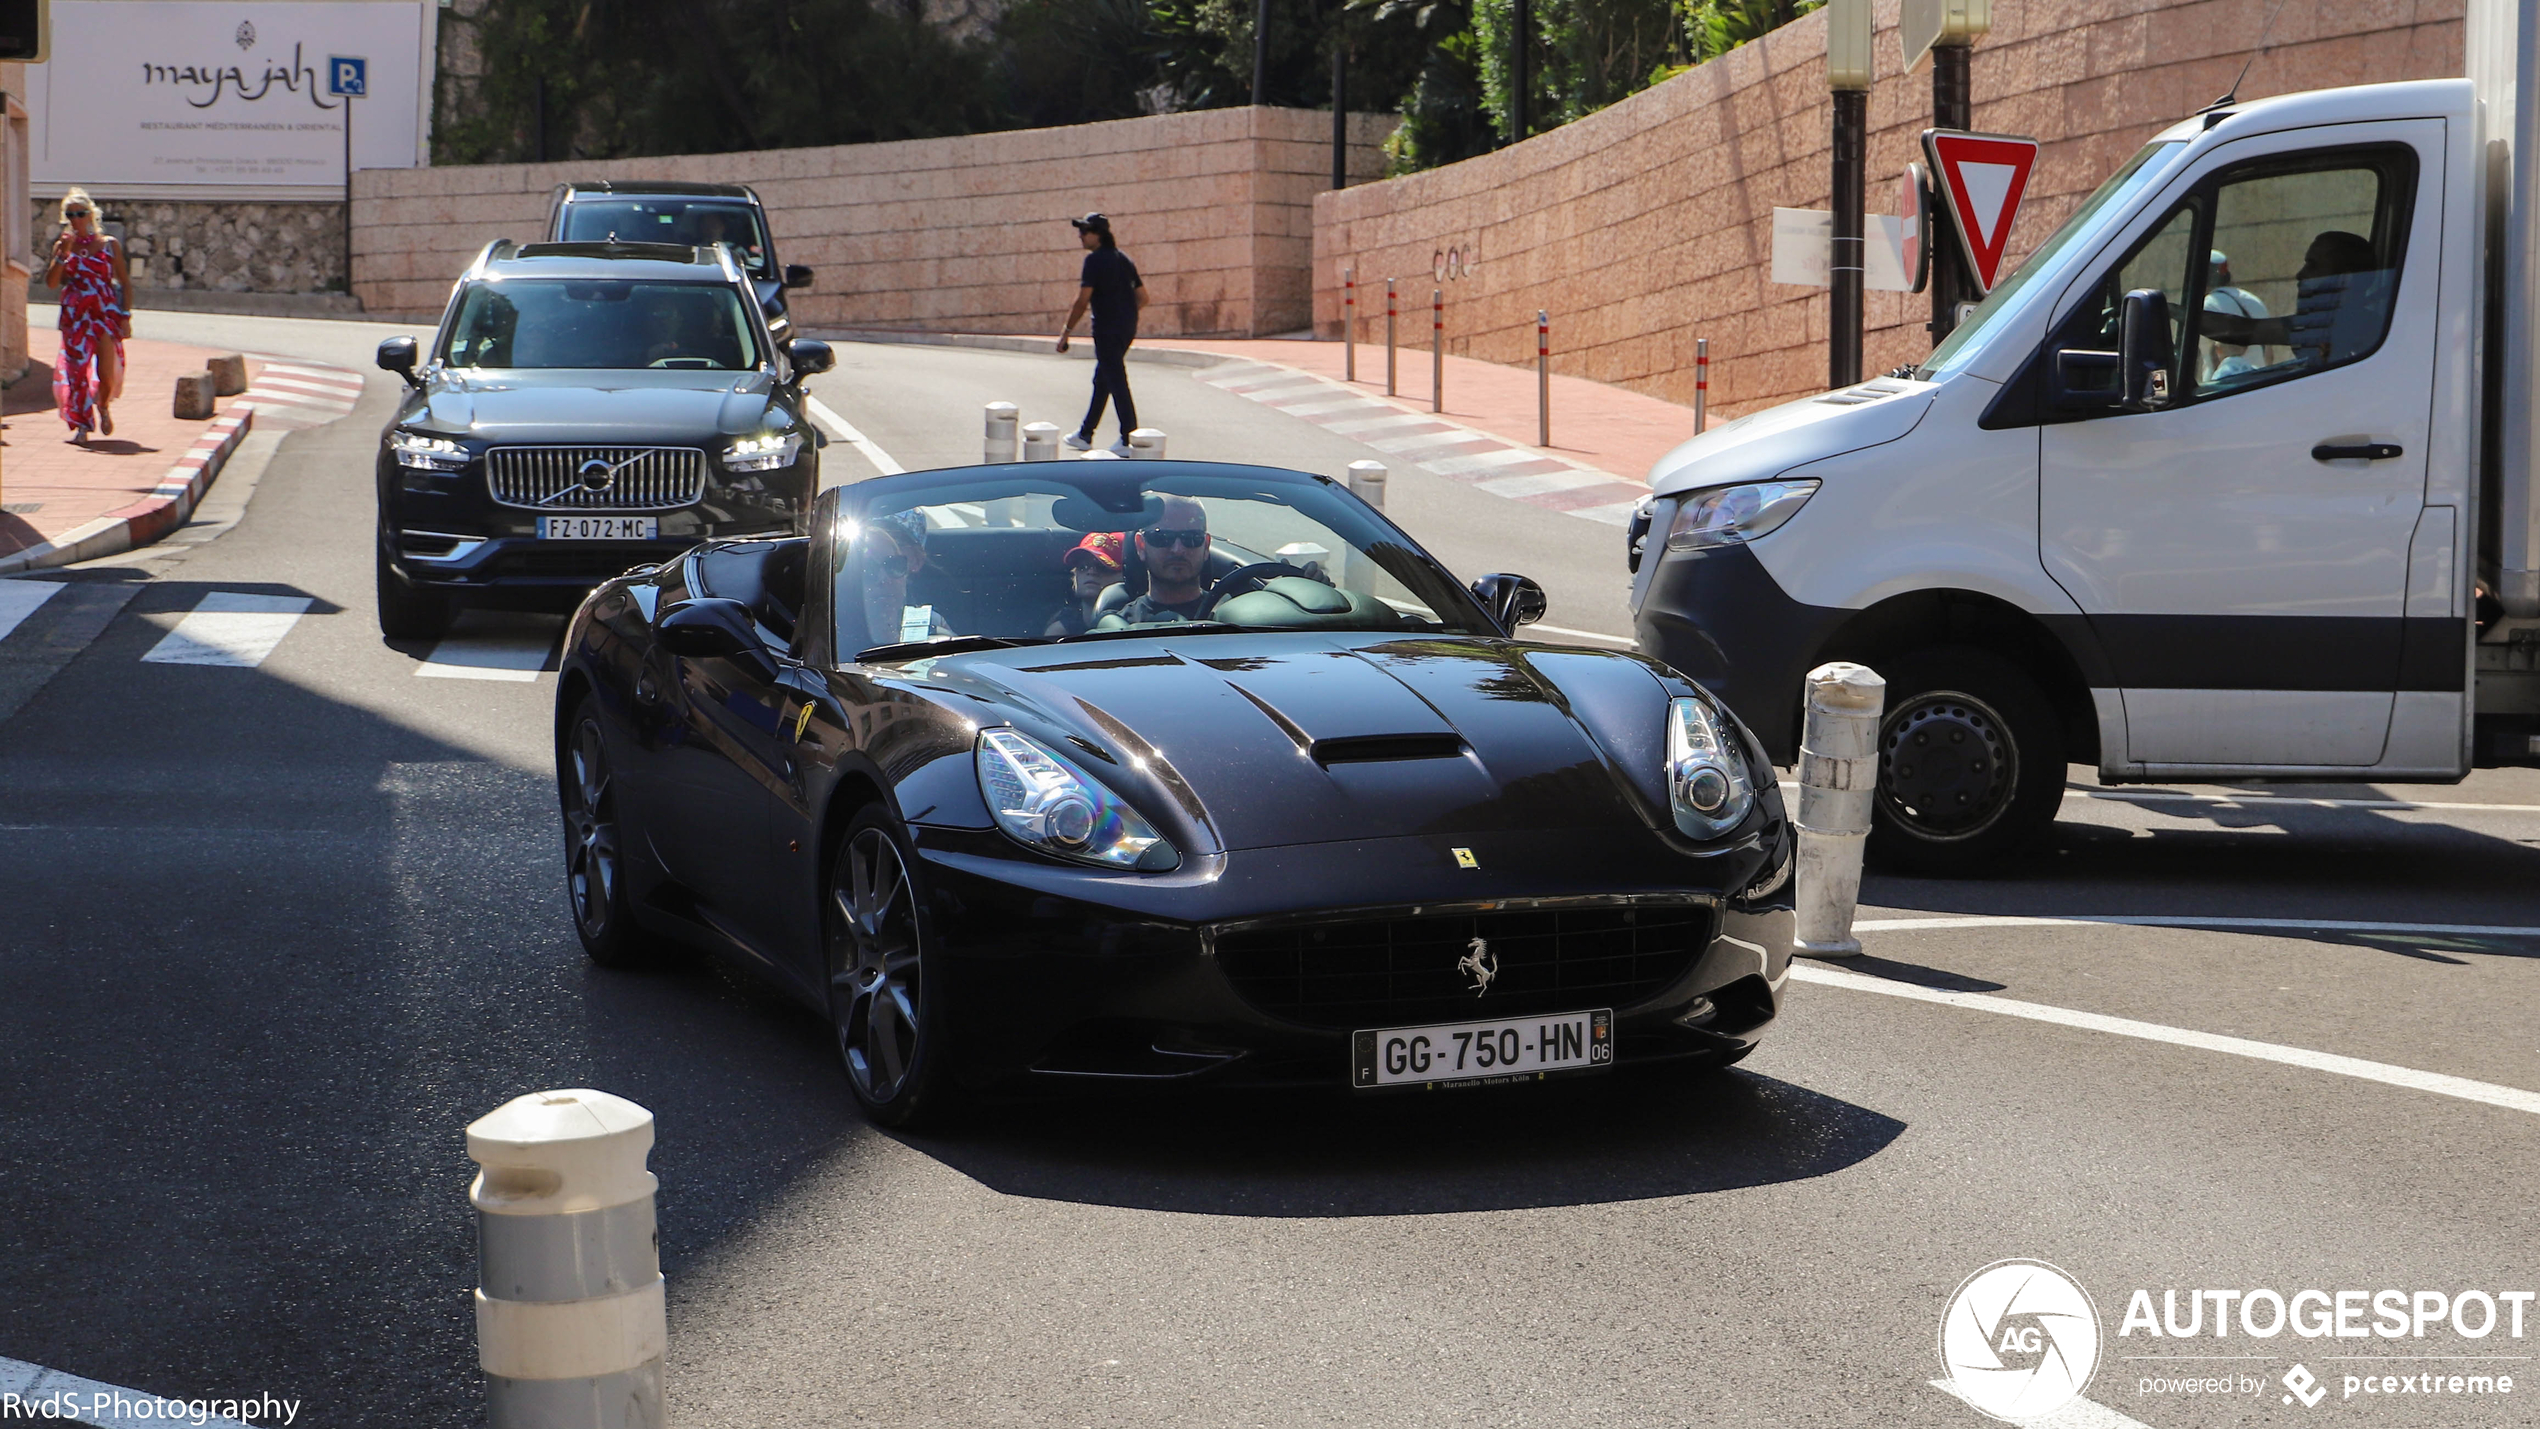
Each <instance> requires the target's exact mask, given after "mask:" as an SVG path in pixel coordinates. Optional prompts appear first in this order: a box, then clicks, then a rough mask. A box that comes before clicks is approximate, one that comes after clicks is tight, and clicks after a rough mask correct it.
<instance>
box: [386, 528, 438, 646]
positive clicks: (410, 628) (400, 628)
mask: <svg viewBox="0 0 2540 1429" xmlns="http://www.w3.org/2000/svg"><path fill="white" fill-rule="evenodd" d="M378 562H379V633H380V634H382V635H384V636H386V637H388V638H389V639H391V640H437V639H439V638H441V636H442V634H443V633H445V632H446V631H448V630H449V628H450V616H451V614H452V612H451V608H450V599H449V597H447V596H445V595H442V594H440V593H439V592H437V591H429V590H425V589H423V588H421V587H420V586H417V585H415V584H414V583H413V582H411V581H409V580H407V579H406V578H405V577H404V576H401V575H399V574H397V568H396V567H395V566H394V565H391V564H390V563H389V560H388V552H387V551H385V550H382V551H380V552H378Z"/></svg>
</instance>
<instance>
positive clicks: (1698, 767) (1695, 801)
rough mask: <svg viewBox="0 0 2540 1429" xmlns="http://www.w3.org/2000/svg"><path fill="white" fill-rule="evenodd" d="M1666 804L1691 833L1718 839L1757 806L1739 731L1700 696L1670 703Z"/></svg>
mask: <svg viewBox="0 0 2540 1429" xmlns="http://www.w3.org/2000/svg"><path fill="white" fill-rule="evenodd" d="M1667 805H1668V807H1669V809H1670V810H1672V811H1673V812H1674V814H1675V816H1676V827H1677V828H1678V829H1680V830H1682V831H1683V832H1684V833H1685V834H1686V836H1687V837H1690V838H1697V839H1708V838H1717V837H1719V836H1720V835H1721V834H1724V833H1727V832H1728V831H1729V830H1731V829H1733V828H1736V827H1737V826H1738V824H1739V823H1740V822H1742V821H1743V820H1744V819H1745V818H1746V811H1747V810H1748V809H1751V808H1753V807H1754V805H1755V786H1754V784H1753V783H1752V782H1751V781H1749V780H1748V778H1747V777H1746V760H1745V758H1744V757H1743V756H1742V755H1741V754H1740V753H1739V751H1738V747H1737V737H1736V734H1735V732H1734V731H1731V730H1728V729H1724V728H1722V727H1721V721H1720V717H1719V716H1718V715H1715V714H1713V713H1712V712H1711V707H1710V706H1709V705H1706V704H1704V703H1703V702H1702V701H1700V700H1671V701H1669V702H1668V705H1667Z"/></svg>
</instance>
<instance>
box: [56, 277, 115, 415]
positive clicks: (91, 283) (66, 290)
mask: <svg viewBox="0 0 2540 1429" xmlns="http://www.w3.org/2000/svg"><path fill="white" fill-rule="evenodd" d="M128 318H129V314H128V312H127V310H126V309H125V307H124V302H123V290H122V289H121V288H120V287H118V286H117V285H116V283H115V260H114V249H113V248H112V247H111V246H110V245H109V243H108V242H107V240H105V239H103V238H99V239H96V240H93V241H91V242H90V243H88V244H87V245H85V246H80V245H77V244H74V245H73V246H72V248H71V250H70V251H69V252H68V253H65V254H64V255H62V321H61V328H62V355H61V360H60V361H59V362H57V363H55V364H54V366H53V405H54V406H55V407H56V408H57V409H59V410H60V412H61V414H62V420H63V421H65V422H68V423H69V424H70V426H71V430H73V431H75V432H79V433H82V434H85V433H87V432H89V431H91V430H93V429H94V428H95V427H96V425H97V393H98V371H97V358H98V354H99V353H101V352H109V351H110V352H112V353H113V354H114V355H115V358H116V359H117V363H118V366H120V364H121V359H122V357H123V335H124V323H125V322H126V321H127V320H128Z"/></svg>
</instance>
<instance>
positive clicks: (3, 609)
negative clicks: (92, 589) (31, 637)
mask: <svg viewBox="0 0 2540 1429" xmlns="http://www.w3.org/2000/svg"><path fill="white" fill-rule="evenodd" d="M61 588H62V582H60V581H0V640H6V639H8V638H9V632H11V631H13V630H15V629H17V628H18V626H19V624H20V623H21V622H23V621H24V620H25V619H26V618H27V617H28V616H30V615H33V614H35V612H36V611H38V610H39V609H42V608H43V605H44V602H46V601H48V600H51V599H52V598H53V596H54V594H55V593H56V592H58V591H60V590H61Z"/></svg>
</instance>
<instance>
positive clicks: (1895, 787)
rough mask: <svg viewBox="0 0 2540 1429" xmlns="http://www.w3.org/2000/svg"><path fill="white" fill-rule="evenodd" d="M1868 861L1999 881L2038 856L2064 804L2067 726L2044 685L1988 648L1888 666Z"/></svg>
mask: <svg viewBox="0 0 2540 1429" xmlns="http://www.w3.org/2000/svg"><path fill="white" fill-rule="evenodd" d="M1880 673H1881V674H1882V675H1884V676H1885V677H1886V679H1887V713H1886V714H1885V715H1884V716H1883V717H1882V718H1881V720H1880V723H1879V784H1878V794H1877V797H1876V799H1875V800H1873V802H1872V805H1871V814H1870V840H1869V853H1870V855H1871V856H1872V857H1873V858H1874V859H1876V860H1877V861H1878V863H1879V864H1880V865H1881V866H1882V867H1886V868H1890V869H1894V870H1896V871H1898V872H1904V873H1915V874H1922V875H1926V876H1930V877H1938V878H1973V877H1980V876H1982V875H1985V874H1988V873H1991V872H1994V871H1996V870H1997V869H1999V868H2001V867H2002V866H2004V865H2006V864H2008V863H2009V862H2011V861H2012V860H2013V859H2015V858H2016V857H2018V856H2020V855H2022V854H2026V853H2031V852H2034V851H2035V850H2037V849H2038V848H2039V847H2040V846H2041V845H2042V844H2043V842H2044V838H2043V836H2044V835H2045V833H2046V832H2047V830H2048V829H2049V828H2050V827H2052V826H2053V824H2054V822H2055V811H2056V810H2057V809H2058V808H2060V807H2061V806H2062V803H2063V796H2064V736H2063V726H2062V724H2061V722H2060V721H2058V720H2057V719H2056V717H2055V710H2054V706H2052V705H2051V704H2049V703H2048V702H2047V699H2046V695H2045V692H2044V691H2042V690H2040V689H2039V688H2038V686H2037V682H2036V681H2035V680H2032V679H2030V678H2029V677H2028V676H2027V675H2026V674H2025V673H2023V672H2022V671H2021V670H2020V669H2019V667H2017V666H2015V665H2013V664H2012V663H2011V662H2009V661H2008V660H2005V659H2003V658H2002V657H2001V656H1999V655H1995V654H1993V653H1991V652H1989V651H1985V650H1977V649H1972V648H1967V647H1962V646H1943V647H1938V648H1934V649H1927V650H1917V651H1914V652H1912V653H1910V654H1907V655H1904V656H1902V657H1899V658H1897V659H1895V660H1892V661H1888V662H1886V663H1885V664H1884V665H1883V666H1881V667H1880Z"/></svg>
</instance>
